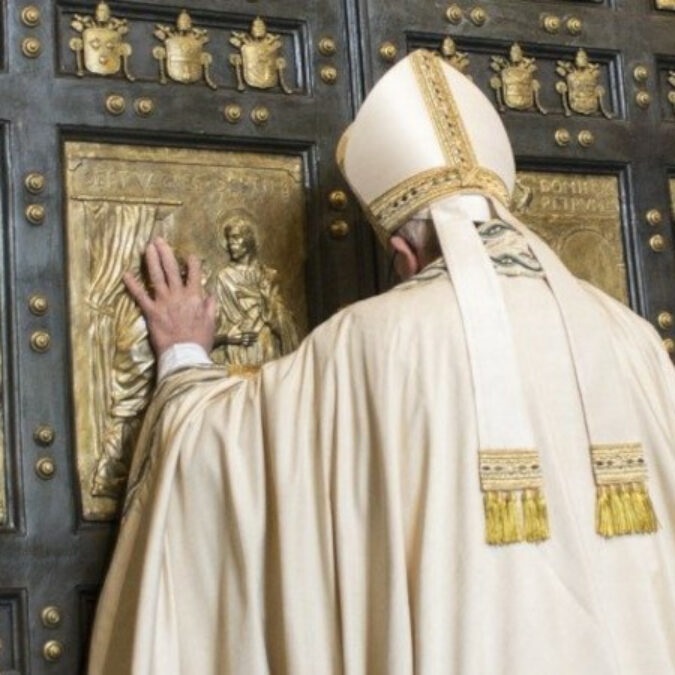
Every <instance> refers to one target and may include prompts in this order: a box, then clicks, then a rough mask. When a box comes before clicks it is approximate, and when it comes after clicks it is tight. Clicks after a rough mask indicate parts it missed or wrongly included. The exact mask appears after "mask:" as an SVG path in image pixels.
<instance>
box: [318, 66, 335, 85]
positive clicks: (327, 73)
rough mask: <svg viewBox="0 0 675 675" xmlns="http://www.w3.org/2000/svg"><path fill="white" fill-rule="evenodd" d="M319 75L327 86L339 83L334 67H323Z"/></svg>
mask: <svg viewBox="0 0 675 675" xmlns="http://www.w3.org/2000/svg"><path fill="white" fill-rule="evenodd" d="M319 74H320V76H321V79H322V80H323V81H324V82H325V83H326V84H335V83H336V82H337V76H338V72H337V69H335V68H333V66H322V68H321V71H320V72H319Z"/></svg>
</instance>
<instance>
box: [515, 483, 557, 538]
mask: <svg viewBox="0 0 675 675" xmlns="http://www.w3.org/2000/svg"><path fill="white" fill-rule="evenodd" d="M522 504H523V529H524V534H525V540H526V541H528V542H530V543H532V542H537V541H545V540H546V539H548V538H549V534H550V531H549V526H548V510H547V508H546V499H545V498H544V495H543V493H542V492H541V490H536V489H535V490H523V494H522Z"/></svg>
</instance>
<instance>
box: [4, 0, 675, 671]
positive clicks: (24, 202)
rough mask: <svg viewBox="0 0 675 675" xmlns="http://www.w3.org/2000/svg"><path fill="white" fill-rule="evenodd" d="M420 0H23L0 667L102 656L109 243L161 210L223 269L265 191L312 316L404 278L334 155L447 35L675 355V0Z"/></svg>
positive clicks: (561, 237)
mask: <svg viewBox="0 0 675 675" xmlns="http://www.w3.org/2000/svg"><path fill="white" fill-rule="evenodd" d="M413 4H414V9H413V8H411V3H409V2H403V0H397V1H396V2H385V1H384V0H364V1H362V2H359V1H357V0H318V1H317V2H312V3H307V2H304V1H302V0H286V1H285V2H284V3H277V2H272V0H257V1H256V2H251V1H250V0H232V1H231V2H228V3H223V2H221V1H218V0H198V1H193V2H190V3H183V4H180V5H178V4H174V3H171V2H169V3H167V2H165V1H164V0H161V1H160V0H146V1H144V2H136V1H133V0H129V1H126V2H113V3H111V6H110V12H111V16H106V15H105V13H103V14H100V15H99V16H98V17H97V16H96V7H97V5H96V3H95V2H93V1H90V0H82V1H81V2H80V1H78V2H69V1H68V2H66V1H62V2H49V1H48V0H33V2H31V3H30V4H29V3H28V2H26V3H19V2H17V1H16V0H8V1H7V2H3V3H1V4H0V8H1V10H2V11H1V12H0V158H1V159H0V185H1V186H2V190H1V191H0V219H1V221H2V237H1V238H0V259H1V260H2V263H3V275H2V279H3V284H2V289H1V290H0V310H1V311H0V338H1V339H0V354H1V363H2V370H1V374H2V382H1V385H2V398H1V401H2V415H1V416H0V421H1V422H2V425H3V426H2V431H3V434H2V436H3V439H2V440H3V443H2V445H0V457H2V460H1V461H0V671H2V672H20V673H33V674H41V673H64V675H65V674H67V675H71V674H72V673H76V672H81V670H82V669H83V664H84V662H85V654H86V645H87V642H88V636H89V632H90V627H91V620H92V617H93V614H94V611H95V602H96V596H97V593H98V589H99V587H100V583H101V580H102V578H103V575H104V572H105V568H106V565H107V561H108V559H109V555H110V551H111V549H112V545H113V542H114V537H115V524H114V518H113V519H112V520H111V518H112V517H113V515H114V513H115V510H116V509H117V508H118V505H119V502H118V500H117V499H116V498H114V497H113V498H111V497H110V496H107V497H106V496H103V497H96V496H95V495H92V488H91V486H92V472H93V473H95V467H96V465H97V462H98V461H99V460H100V458H101V457H102V456H104V450H103V448H102V447H101V446H102V445H103V442H102V440H101V436H102V435H104V433H105V432H104V431H101V430H102V429H104V428H105V420H106V419H109V420H110V419H113V420H114V419H116V415H117V413H115V414H112V412H111V410H112V408H110V409H109V408H106V406H105V405H103V404H100V403H99V404H98V408H97V407H96V406H97V404H96V403H95V401H96V397H97V396H98V397H103V398H105V396H106V392H107V391H108V389H107V388H109V387H110V386H111V383H113V384H114V383H115V378H116V377H117V379H118V380H119V379H120V378H119V373H122V374H124V373H127V370H125V367H120V368H118V371H119V372H118V374H117V375H114V374H113V371H114V369H113V368H111V367H108V366H107V367H106V368H107V370H106V368H104V369H103V371H102V372H104V373H107V375H105V377H100V376H99V377H96V373H95V371H94V370H93V367H94V366H95V365H96V364H97V363H99V364H100V363H101V362H106V359H112V360H113V361H114V359H115V354H116V353H117V355H118V358H119V357H120V352H121V353H122V355H128V354H129V353H130V351H131V350H130V349H129V346H128V345H127V347H126V348H124V349H121V350H118V351H117V352H116V351H115V348H113V349H112V350H110V346H109V345H108V351H107V352H106V354H107V355H106V356H102V349H103V348H104V347H105V345H106V344H107V343H106V340H108V339H109V338H110V335H114V336H119V335H129V334H132V335H133V331H131V333H129V332H125V331H120V332H118V333H115V332H112V333H108V332H106V330H107V329H106V330H101V331H99V332H98V337H96V331H95V330H94V331H93V332H94V337H92V336H91V332H92V326H93V325H95V324H96V322H97V321H99V319H98V318H96V319H94V320H92V316H95V317H99V314H100V316H103V315H106V312H108V313H109V314H110V313H112V315H117V316H118V317H119V316H120V315H122V314H123V313H122V312H121V310H120V311H117V314H115V311H112V312H110V308H111V307H113V308H115V307H117V305H115V303H114V302H113V303H112V304H111V302H108V300H109V298H108V300H106V302H104V303H102V304H99V305H97V307H96V308H94V309H92V304H95V303H92V297H91V293H90V291H91V289H92V287H97V286H96V284H95V283H94V281H93V279H94V277H93V276H92V274H93V273H92V260H93V259H94V258H95V256H94V251H95V249H96V245H97V241H98V243H99V244H100V243H101V242H104V241H105V237H109V238H111V240H112V241H113V243H115V242H117V244H116V246H112V247H111V249H113V250H114V251H116V252H115V253H114V254H113V253H111V255H110V256H107V257H106V256H103V257H102V258H96V260H104V261H105V262H106V263H110V262H112V263H118V264H120V268H121V267H122V265H121V262H122V259H124V258H125V255H124V254H123V253H122V252H121V251H122V249H123V248H124V247H122V246H121V244H120V235H119V234H117V235H115V232H116V230H115V227H116V226H117V225H119V224H120V223H121V222H128V221H129V219H130V218H131V221H133V218H132V217H131V215H130V214H133V213H136V215H137V216H138V214H139V213H141V211H148V210H149V209H150V207H154V206H156V207H158V208H159V207H161V208H162V209H165V210H166V212H164V211H162V218H159V219H157V222H159V223H161V227H160V228H159V229H162V228H165V229H164V230H162V231H163V232H164V233H165V234H168V235H169V236H170V238H171V240H172V243H174V244H175V245H176V246H178V247H179V248H180V247H181V246H182V247H183V249H185V251H186V252H187V251H188V250H189V249H190V247H192V249H191V250H195V251H196V252H197V253H199V254H200V255H201V256H202V257H203V258H207V259H209V261H210V266H211V268H212V272H214V271H217V270H219V266H220V264H221V263H220V261H221V257H222V262H223V265H225V264H226V263H227V262H228V260H229V258H228V256H229V255H231V252H230V251H229V249H228V250H226V248H227V246H226V245H224V243H223V241H222V230H221V229H220V228H221V227H222V225H223V219H224V217H225V215H226V214H227V213H228V212H229V211H232V210H234V211H238V210H244V211H247V212H248V213H249V215H250V216H251V218H252V219H253V221H254V223H255V231H256V234H257V236H258V237H259V239H260V247H259V248H260V250H259V256H260V261H261V263H262V264H263V265H265V266H267V267H269V268H273V269H275V270H276V271H277V274H278V278H279V280H280V285H281V288H282V297H284V298H285V302H288V303H289V305H291V306H292V311H293V313H294V315H295V316H296V318H298V321H299V330H300V332H301V333H304V332H305V331H306V330H309V329H311V327H313V326H314V325H316V324H317V323H319V322H320V321H322V320H323V319H325V318H327V317H328V316H329V315H330V314H332V313H333V312H334V311H335V310H337V309H338V308H339V307H341V306H343V305H345V304H347V303H349V302H352V301H354V300H356V299H358V298H360V297H364V296H367V295H370V294H372V293H373V292H375V291H376V290H380V289H383V288H386V287H387V286H388V285H389V284H390V283H391V280H390V279H388V277H387V269H388V264H387V260H386V258H387V256H386V254H384V253H382V252H380V251H379V250H378V249H377V248H376V246H375V244H374V239H373V237H372V235H371V233H370V231H369V229H368V227H367V226H366V225H365V224H364V222H363V221H362V219H361V218H360V216H359V214H358V211H357V208H356V204H355V200H354V199H353V198H352V197H351V195H349V193H348V191H347V190H346V187H345V184H344V182H343V180H342V179H341V177H340V176H339V173H338V171H337V168H336V166H335V163H334V161H333V157H334V150H335V144H336V141H337V139H338V137H339V135H340V133H341V132H342V130H343V129H344V127H345V126H346V125H347V124H348V122H349V120H350V119H351V118H352V117H353V114H354V111H355V109H356V107H357V106H358V104H359V102H360V100H361V99H362V98H363V96H364V94H365V92H366V91H367V90H368V89H370V88H371V87H372V85H373V84H374V83H375V82H376V81H377V79H378V78H379V77H380V76H381V75H382V74H383V73H385V72H386V71H387V69H388V68H389V67H390V66H391V64H392V63H394V62H395V61H396V60H398V59H399V58H401V56H402V55H404V54H405V53H407V52H408V51H410V50H411V49H414V48H417V47H425V48H428V49H433V50H438V51H439V52H441V53H442V52H443V49H444V48H445V56H446V58H448V59H451V58H453V55H454V57H455V61H456V62H457V58H459V59H460V65H462V66H464V67H465V68H466V70H467V73H468V74H469V75H471V76H472V77H473V78H474V81H475V82H476V83H477V84H478V86H480V87H481V89H482V90H483V91H484V92H485V93H486V95H487V96H488V97H490V99H491V100H492V101H494V103H495V105H497V106H498V105H499V104H500V102H501V103H502V104H503V106H504V108H505V109H504V111H503V113H502V114H503V119H504V121H505V124H506V126H507V128H508V129H509V132H510V134H511V135H512V138H513V139H514V146H515V151H516V155H517V161H518V170H519V176H520V183H521V191H520V192H519V197H518V198H519V199H520V200H521V201H520V202H519V207H518V208H519V209H520V213H521V215H522V217H523V219H525V220H530V221H531V222H532V223H533V225H534V226H535V227H538V228H542V229H541V232H542V234H543V235H544V236H545V237H546V238H547V239H548V240H549V241H551V243H552V244H553V245H554V247H557V248H558V249H559V250H560V251H561V253H562V255H563V257H565V256H568V259H569V260H570V261H571V263H572V266H573V267H574V266H575V265H576V266H577V267H575V269H577V270H578V271H579V272H580V273H581V274H582V275H584V276H587V277H589V278H590V279H591V280H593V281H594V282H596V283H599V284H600V285H601V286H604V287H605V288H606V289H607V290H609V291H610V292H613V293H614V295H615V296H616V297H619V298H620V299H621V300H622V301H625V302H628V303H629V304H630V305H631V306H632V307H634V308H635V309H636V310H638V311H639V312H641V313H642V314H644V315H645V316H646V317H647V318H648V319H649V320H650V321H652V322H653V323H654V325H655V326H657V328H658V330H659V331H660V332H661V334H662V336H663V338H664V340H665V341H666V344H667V346H668V347H669V348H670V349H674V350H675V341H674V340H675V334H674V333H673V317H672V312H675V290H674V284H673V273H674V272H675V269H674V266H675V261H674V260H673V245H672V234H673V233H672V219H673V215H674V214H673V212H674V211H675V102H674V101H675V48H674V47H673V41H672V34H673V27H674V26H675V12H673V11H671V10H672V6H671V5H672V3H669V2H666V1H665V0H654V2H651V1H649V0H641V1H640V2H635V1H634V0H615V1H612V0H605V1H600V2H591V1H586V2H583V1H579V2H572V1H570V2H553V1H546V2H534V1H529V0H513V1H511V2H504V1H502V0H500V1H499V2H497V1H496V0H495V1H494V2H484V3H482V4H481V5H480V6H477V5H476V3H473V2H471V3H469V2H464V0H458V2H457V3H455V4H451V3H449V2H440V1H439V0H435V1H434V2H424V3H421V2H420V3H413ZM184 7H185V8H186V9H187V12H188V14H189V22H188V21H187V20H186V19H185V17H183V18H182V19H181V20H180V25H178V24H179V18H180V16H181V10H182V9H183V8H184ZM76 15H77V16H76ZM257 16H260V17H261V18H262V19H263V21H264V27H262V26H261V25H260V23H259V22H258V23H256V24H254V19H255V18H256V17H257ZM78 17H79V18H78ZM124 22H126V23H124ZM88 28H92V29H95V30H94V31H93V32H89V33H86V34H85V30H86V29H88ZM193 29H196V30H197V32H196V33H195V32H194V31H193ZM181 31H182V32H181ZM203 31H206V33H204V32H203ZM275 36H276V37H275ZM175 37H178V38H190V37H191V38H194V39H192V41H191V42H190V40H187V41H188V42H189V43H190V45H191V47H192V49H193V51H188V52H180V50H178V51H177V49H178V47H177V45H178V44H180V42H181V41H180V40H177V41H174V42H171V38H175ZM205 37H208V42H207V41H204V38H205ZM448 38H450V39H451V40H452V42H448ZM183 42H185V40H183ZM515 43H517V44H518V45H519V46H520V47H521V50H522V53H521V54H520V55H519V54H518V50H515V52H514V50H513V45H514V44H515ZM580 49H583V50H584V52H585V54H586V55H587V57H588V61H589V64H585V62H584V61H583V58H582V59H581V61H580V62H579V63H577V59H578V58H580V57H579V50H580ZM458 53H459V56H458ZM192 57H194V60H191V58H192ZM512 57H513V58H512ZM514 58H515V63H514V62H513V61H514ZM78 59H79V60H78ZM186 59H187V60H186ZM527 59H534V61H533V62H528V61H527ZM561 62H562V63H561ZM528 64H529V65H528ZM531 66H535V67H536V71H534V72H532V70H531ZM595 66H597V68H595ZM207 67H208V68H207ZM591 67H592V68H591ZM509 68H511V70H509ZM589 68H591V69H594V73H595V74H592V75H589V73H588V72H586V71H587V70H588V69H589ZM514 69H515V70H514ZM528 69H529V70H528ZM92 71H96V72H92ZM525 71H528V72H527V73H526V72H525ZM577 71H581V74H579V72H577ZM575 72H577V75H576V77H577V79H576V80H575V79H574V77H572V76H573V75H574V73H575ZM569 77H572V79H571V80H570V79H569ZM584 78H586V79H584ZM593 78H595V80H594V79H593ZM162 79H164V80H166V83H165V84H163V83H162ZM189 80H194V81H192V82H186V81H189ZM534 80H536V81H537V83H538V85H537V86H538V88H537V91H536V93H537V97H536V99H535V97H534V88H535V85H533V81H534ZM563 85H564V86H563ZM213 86H215V88H213ZM575 87H578V88H576V89H575ZM598 87H602V89H603V91H602V93H600V90H599V89H598ZM497 93H499V94H500V96H501V98H498V97H497ZM563 96H566V98H565V99H564V100H563ZM565 106H567V108H569V110H567V109H566V107H565ZM540 108H541V109H543V110H545V111H546V114H543V113H542V112H541V110H540ZM605 112H607V113H610V114H611V117H609V116H607V115H605V114H604V113H605ZM566 113H569V114H566ZM186 158H187V159H186ZM211 159H213V161H210V160H211ZM190 161H194V167H195V168H194V171H191V170H188V169H186V168H185V167H186V165H187V164H189V162H190ZM105 162H109V164H108V165H107V166H106V165H105ZM144 162H145V164H144ZM148 162H149V164H148ZM167 165H169V166H171V167H173V168H169V169H167V168H166V166H167ZM139 166H140V167H141V168H142V170H140V171H139ZM280 167H281V168H280ZM283 167H285V168H283ZM267 169H272V174H274V172H275V171H278V170H279V171H281V173H282V174H284V172H285V174H284V175H286V176H291V180H290V182H289V183H288V185H287V188H288V189H284V187H283V181H281V182H280V181H276V182H275V180H276V179H275V180H272V179H269V180H268V179H267V178H265V177H264V176H265V175H267V174H266V170H267ZM272 174H270V175H272ZM242 175H245V176H246V178H242ZM252 176H253V177H255V180H251V177H252ZM78 181H79V182H78ZM186 195H187V196H186ZM159 202H162V203H161V204H159ZM179 202H180V203H179ZM139 204H140V205H139ZM86 205H88V206H86ZM116 205H117V206H116ZM141 205H145V206H143V208H141ZM87 209H89V211H87ZM92 209H93V210H92ZM178 213H180V215H177V214H178ZM87 214H89V215H87ZM111 214H113V215H111ZM115 214H117V215H115ZM125 214H126V215H125ZM589 216H590V217H589ZM125 218H126V219H127V220H124V219H125ZM138 220H139V217H137V218H136V221H138ZM136 221H134V222H136ZM154 222H155V221H154V220H153V223H154ZM97 227H100V228H101V229H97ZM153 227H154V225H153ZM149 229H150V230H152V229H153V228H149ZM120 231H121V230H120ZM125 231H126V230H125ZM177 234H178V235H180V236H176V235H177ZM147 236H149V233H148V232H145V233H144V234H143V235H142V236H139V237H137V238H136V239H134V241H135V244H136V245H140V244H142V243H144V238H147ZM97 237H98V240H97ZM132 248H133V247H132ZM134 255H135V256H136V260H137V253H134ZM94 267H96V266H95V265H94ZM104 267H105V266H104ZM105 269H107V267H105ZM113 281H115V283H114V284H112V286H111V288H113V289H117V290H116V291H115V292H117V291H118V290H119V289H120V288H121V287H120V285H119V278H118V277H116V278H115V279H113ZM100 287H102V286H98V288H100ZM113 295H114V294H113ZM115 297H117V296H115ZM106 303H107V304H106ZM118 309H119V308H118ZM97 312H99V314H97ZM106 316H107V315H106ZM99 323H100V324H101V325H103V324H104V323H105V321H104V320H103V319H100V322H99ZM132 324H133V322H132ZM96 325H98V324H96ZM99 327H100V326H99ZM106 336H108V337H106ZM112 342H113V343H114V342H115V341H114V340H113V341H112ZM130 344H135V342H134V340H131V342H130ZM125 349H126V351H125ZM97 355H98V356H97ZM82 382H84V383H85V384H84V385H83V384H82ZM132 384H133V383H132ZM136 384H138V383H136ZM146 384H147V383H146ZM131 388H132V389H133V387H131ZM141 390H142V387H141ZM135 391H139V390H135ZM130 398H133V397H127V398H124V397H122V400H123V401H126V402H127V403H128V402H129V400H130ZM96 410H98V411H99V417H98V418H97V417H96ZM101 410H103V414H102V416H101ZM92 411H93V412H92ZM136 412H140V408H139V411H136ZM106 415H107V416H108V417H107V418H106ZM123 419H124V424H125V425H126V424H127V423H129V424H130V425H131V426H133V424H132V423H130V422H129V420H128V419H127V418H126V417H125V418H123ZM102 420H103V421H102ZM118 421H119V420H118ZM113 426H114V425H113ZM125 433H126V432H125ZM122 454H124V453H122ZM83 458H86V459H84V460H83ZM127 460H128V458H127V459H126V460H125V461H127ZM83 462H84V464H83ZM101 504H103V507H101ZM99 507H101V508H99Z"/></svg>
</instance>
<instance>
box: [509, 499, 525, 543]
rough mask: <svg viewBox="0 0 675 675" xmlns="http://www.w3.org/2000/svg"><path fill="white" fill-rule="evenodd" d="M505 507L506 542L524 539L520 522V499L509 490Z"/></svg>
mask: <svg viewBox="0 0 675 675" xmlns="http://www.w3.org/2000/svg"><path fill="white" fill-rule="evenodd" d="M505 501H506V504H505V507H504V543H505V544H514V543H515V542H517V541H522V540H523V536H522V534H521V532H520V527H519V522H518V512H517V511H518V500H517V499H516V497H515V495H514V494H513V492H508V493H507V494H506V497H505Z"/></svg>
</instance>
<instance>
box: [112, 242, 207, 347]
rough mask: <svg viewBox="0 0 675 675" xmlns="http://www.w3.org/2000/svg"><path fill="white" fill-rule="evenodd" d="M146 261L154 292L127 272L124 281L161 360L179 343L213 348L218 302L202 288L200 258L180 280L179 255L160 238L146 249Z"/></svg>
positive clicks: (194, 259) (191, 260)
mask: <svg viewBox="0 0 675 675" xmlns="http://www.w3.org/2000/svg"><path fill="white" fill-rule="evenodd" d="M145 261H146V264H147V267H148V274H149V276H150V281H151V283H152V286H153V290H154V293H153V295H152V296H151V295H150V294H149V293H148V292H147V291H146V289H145V287H144V286H143V284H142V283H141V282H140V281H138V279H136V277H134V275H133V274H131V272H127V273H126V274H125V275H124V277H123V279H124V284H125V285H126V287H127V289H128V290H129V293H131V295H132V296H133V298H134V300H136V302H137V303H138V306H139V307H140V308H141V311H142V312H143V315H144V316H145V319H146V321H147V324H148V333H149V334H150V344H151V345H152V347H153V349H154V350H155V353H156V355H157V356H158V357H159V356H160V355H161V354H162V353H163V352H164V351H166V350H167V349H168V348H169V347H171V346H172V345H175V344H177V343H179V342H196V343H197V344H198V345H201V346H202V347H203V348H204V349H205V350H206V351H207V352H209V351H210V350H211V348H212V346H213V336H214V333H215V323H216V303H215V300H214V298H213V297H212V296H208V295H206V293H205V292H204V290H203V288H202V285H201V269H200V267H201V266H200V263H199V259H198V258H197V257H196V256H194V255H191V256H190V257H189V258H188V260H187V277H186V279H185V281H183V279H182V278H181V273H180V268H179V266H178V261H177V260H176V256H175V255H174V253H173V251H172V250H171V247H170V246H169V244H167V242H166V241H164V239H162V238H160V237H157V238H156V239H154V240H153V241H151V242H150V243H149V244H148V246H147V248H146V249H145Z"/></svg>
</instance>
